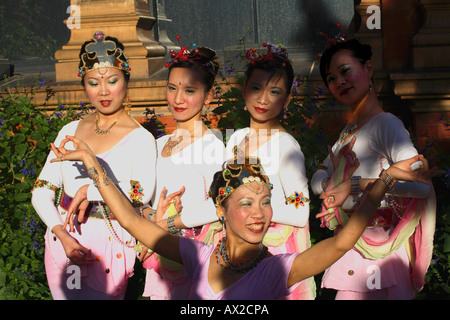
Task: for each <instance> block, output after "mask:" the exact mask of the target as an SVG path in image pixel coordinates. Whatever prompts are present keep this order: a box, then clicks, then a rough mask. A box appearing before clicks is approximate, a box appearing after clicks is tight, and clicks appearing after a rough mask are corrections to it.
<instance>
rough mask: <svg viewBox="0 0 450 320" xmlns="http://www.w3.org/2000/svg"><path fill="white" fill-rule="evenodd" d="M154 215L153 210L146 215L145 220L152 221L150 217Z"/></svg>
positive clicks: (154, 211)
mask: <svg viewBox="0 0 450 320" xmlns="http://www.w3.org/2000/svg"><path fill="white" fill-rule="evenodd" d="M155 213H156V210H155V209H153V210H152V211H150V213H149V214H148V217H147V219H148V220H150V221H152V217H153V215H154V214H155Z"/></svg>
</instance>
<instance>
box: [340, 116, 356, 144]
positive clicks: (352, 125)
mask: <svg viewBox="0 0 450 320" xmlns="http://www.w3.org/2000/svg"><path fill="white" fill-rule="evenodd" d="M358 124H359V120H356V121H355V122H352V123H349V124H347V126H345V129H344V131H342V133H341V135H340V136H339V143H340V144H342V143H344V142H345V139H346V138H347V137H348V136H349V135H351V134H352V133H353V132H354V131H355V130H356V128H357V127H358Z"/></svg>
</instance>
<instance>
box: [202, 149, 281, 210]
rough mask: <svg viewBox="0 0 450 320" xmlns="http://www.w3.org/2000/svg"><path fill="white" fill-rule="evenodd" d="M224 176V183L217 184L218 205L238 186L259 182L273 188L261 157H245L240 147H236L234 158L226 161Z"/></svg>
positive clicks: (210, 193)
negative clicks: (260, 159)
mask: <svg viewBox="0 0 450 320" xmlns="http://www.w3.org/2000/svg"><path fill="white" fill-rule="evenodd" d="M222 178H223V181H222V183H221V184H222V185H221V186H217V188H218V192H217V195H216V199H215V200H216V202H215V203H216V206H219V205H220V204H221V203H222V202H223V201H224V200H225V199H226V198H227V197H228V196H230V195H231V194H232V193H233V192H234V191H235V190H236V189H237V188H239V187H240V186H242V185H246V184H248V183H252V182H258V183H260V184H262V185H266V186H267V187H269V190H272V189H273V185H272V184H271V183H270V181H269V178H268V177H267V176H266V174H265V172H264V169H263V167H262V166H261V163H260V161H259V158H249V157H247V156H245V157H244V156H243V154H242V152H240V149H239V148H238V147H234V159H232V160H229V161H227V162H226V166H225V168H224V169H223V170H222ZM254 191H256V189H255V190H254ZM209 197H214V192H213V190H210V191H209Z"/></svg>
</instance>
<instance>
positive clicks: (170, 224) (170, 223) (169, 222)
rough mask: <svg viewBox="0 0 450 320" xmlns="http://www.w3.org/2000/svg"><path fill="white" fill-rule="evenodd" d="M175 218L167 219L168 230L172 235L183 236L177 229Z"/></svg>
mask: <svg viewBox="0 0 450 320" xmlns="http://www.w3.org/2000/svg"><path fill="white" fill-rule="evenodd" d="M175 217H176V215H175V216H171V217H169V218H167V228H168V229H169V232H170V233H171V234H175V235H179V234H181V230H180V229H178V228H177V227H175Z"/></svg>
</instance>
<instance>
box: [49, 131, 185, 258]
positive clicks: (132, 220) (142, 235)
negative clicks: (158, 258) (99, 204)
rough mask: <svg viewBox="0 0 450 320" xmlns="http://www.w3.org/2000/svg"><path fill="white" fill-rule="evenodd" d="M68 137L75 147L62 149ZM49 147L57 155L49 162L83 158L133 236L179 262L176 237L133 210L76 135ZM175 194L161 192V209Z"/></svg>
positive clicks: (104, 196)
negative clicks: (58, 144)
mask: <svg viewBox="0 0 450 320" xmlns="http://www.w3.org/2000/svg"><path fill="white" fill-rule="evenodd" d="M69 141H70V142H72V143H73V145H74V148H75V151H71V150H66V149H65V147H64V146H65V144H66V143H68V142H69ZM52 150H53V152H54V153H55V155H56V158H55V159H53V160H51V161H52V162H58V161H64V160H71V161H83V163H84V165H85V166H86V169H87V170H88V174H89V177H90V178H91V179H92V180H93V181H94V184H95V185H96V187H97V188H98V190H99V192H100V194H101V195H102V197H103V200H104V201H105V203H106V204H107V206H108V207H109V208H110V209H111V212H113V213H114V217H115V218H116V219H117V220H118V221H119V223H120V225H121V226H122V227H123V228H125V229H126V230H127V231H128V232H129V233H130V234H131V235H132V236H133V237H135V238H136V239H137V240H138V241H140V242H141V243H142V244H143V245H145V246H146V247H148V248H150V249H152V250H153V251H155V252H157V253H158V254H161V255H163V256H164V257H166V258H168V259H170V260H173V261H176V262H179V263H182V260H181V255H180V251H179V241H178V237H176V236H173V235H171V234H170V233H169V232H167V231H166V230H164V229H162V228H160V227H159V226H157V225H156V224H154V223H152V222H151V221H149V220H147V219H145V218H143V217H141V216H140V215H138V214H137V213H136V211H135V210H134V209H133V207H132V205H131V204H130V202H129V200H128V199H127V198H126V197H125V196H124V195H123V194H122V193H121V192H120V191H119V190H118V189H117V187H116V186H115V185H114V184H113V183H111V180H110V179H109V177H108V176H107V175H106V173H104V171H103V168H102V166H101V165H100V164H99V162H98V161H97V158H96V157H95V155H94V153H93V152H92V151H91V150H90V148H89V146H88V145H86V144H85V143H84V142H83V141H81V140H79V139H78V138H75V137H71V136H67V137H66V139H65V140H63V141H62V143H61V145H60V146H59V147H58V148H57V147H56V146H55V145H53V144H52ZM177 195H178V193H173V194H171V195H169V196H168V197H166V198H165V197H164V193H161V198H160V206H159V208H160V209H161V210H164V209H165V208H163V207H164V206H166V205H168V204H169V202H170V201H171V200H172V199H173V198H174V197H176V196H177Z"/></svg>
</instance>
